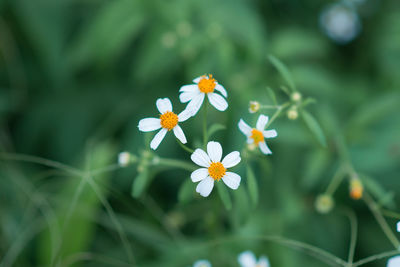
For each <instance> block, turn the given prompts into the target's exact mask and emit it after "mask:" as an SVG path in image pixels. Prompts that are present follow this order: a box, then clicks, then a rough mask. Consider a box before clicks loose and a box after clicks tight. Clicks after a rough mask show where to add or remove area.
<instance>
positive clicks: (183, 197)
mask: <svg viewBox="0 0 400 267" xmlns="http://www.w3.org/2000/svg"><path fill="white" fill-rule="evenodd" d="M193 192H195V184H194V183H193V182H192V181H191V180H190V179H186V180H185V181H184V182H183V183H182V185H181V187H180V188H179V192H178V200H179V202H181V203H187V202H189V200H191V199H192V198H193Z"/></svg>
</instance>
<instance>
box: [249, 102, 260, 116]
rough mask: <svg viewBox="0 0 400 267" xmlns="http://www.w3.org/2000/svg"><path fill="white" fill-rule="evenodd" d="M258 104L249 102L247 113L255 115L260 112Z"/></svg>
mask: <svg viewBox="0 0 400 267" xmlns="http://www.w3.org/2000/svg"><path fill="white" fill-rule="evenodd" d="M260 107H261V105H260V102H258V101H250V103H249V112H250V113H256V112H257V111H259V110H260Z"/></svg>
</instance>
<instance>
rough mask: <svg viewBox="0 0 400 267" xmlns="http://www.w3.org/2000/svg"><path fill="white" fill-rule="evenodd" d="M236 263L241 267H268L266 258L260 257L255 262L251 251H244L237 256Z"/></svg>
mask: <svg viewBox="0 0 400 267" xmlns="http://www.w3.org/2000/svg"><path fill="white" fill-rule="evenodd" d="M238 261H239V264H240V266H241V267H269V261H268V258H267V257H265V256H261V257H260V259H259V260H258V261H257V259H256V256H255V255H254V253H253V252H251V251H245V252H242V253H240V254H239V256H238Z"/></svg>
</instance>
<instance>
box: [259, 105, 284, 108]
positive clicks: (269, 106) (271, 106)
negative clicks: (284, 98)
mask: <svg viewBox="0 0 400 267" xmlns="http://www.w3.org/2000/svg"><path fill="white" fill-rule="evenodd" d="M280 107H281V106H279V105H260V109H279V108H280Z"/></svg>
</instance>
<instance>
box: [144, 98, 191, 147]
mask: <svg viewBox="0 0 400 267" xmlns="http://www.w3.org/2000/svg"><path fill="white" fill-rule="evenodd" d="M156 106H157V109H158V111H159V112H160V113H161V114H160V118H145V119H142V120H140V121H139V126H138V127H139V130H140V131H142V132H152V131H155V130H158V129H161V130H160V131H159V132H158V133H157V134H156V135H155V136H154V138H153V140H151V143H150V147H151V148H152V149H154V150H155V149H157V147H158V146H159V145H160V143H161V141H162V140H163V139H164V137H165V135H166V134H167V132H169V131H171V130H173V132H174V134H175V136H176V138H178V139H179V141H181V142H182V143H183V144H186V142H187V141H186V137H185V134H184V133H183V131H182V128H181V127H180V126H179V125H178V122H183V121H185V120H187V119H189V118H190V116H191V114H192V112H191V110H189V109H185V110H184V111H182V112H181V113H179V114H178V115H177V114H175V113H174V112H172V104H171V101H170V100H169V99H168V98H159V99H157V102H156Z"/></svg>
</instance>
